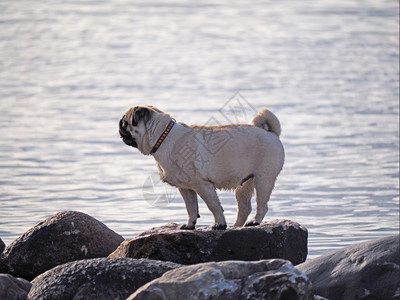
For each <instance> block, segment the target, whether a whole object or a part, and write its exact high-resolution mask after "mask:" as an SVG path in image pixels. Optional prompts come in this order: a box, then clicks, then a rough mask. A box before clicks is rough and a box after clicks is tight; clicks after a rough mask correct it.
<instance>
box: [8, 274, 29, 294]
mask: <svg viewBox="0 0 400 300" xmlns="http://www.w3.org/2000/svg"><path fill="white" fill-rule="evenodd" d="M31 286H32V285H31V283H30V282H29V281H27V280H25V279H22V278H15V277H13V276H11V275H10V274H0V299H1V300H25V299H26V296H27V295H28V293H29V290H30V288H31Z"/></svg>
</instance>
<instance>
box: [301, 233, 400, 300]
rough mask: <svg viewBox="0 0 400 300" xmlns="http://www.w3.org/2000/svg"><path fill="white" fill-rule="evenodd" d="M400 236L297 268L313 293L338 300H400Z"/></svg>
mask: <svg viewBox="0 0 400 300" xmlns="http://www.w3.org/2000/svg"><path fill="white" fill-rule="evenodd" d="M399 242H400V241H399V235H395V236H390V237H386V238H382V239H378V240H373V241H368V242H364V243H359V244H356V245H353V246H350V247H347V248H344V249H340V250H337V251H334V252H332V253H330V254H326V255H323V256H320V257H317V258H315V259H313V260H311V261H308V262H305V263H303V264H301V265H298V266H297V268H298V269H299V270H300V271H302V272H304V273H305V274H306V275H307V276H308V278H309V279H310V280H311V282H312V284H313V289H314V293H315V294H318V295H320V296H323V297H326V298H328V299H331V300H335V299H343V300H346V299H368V300H371V299H380V300H385V299H400V253H399Z"/></svg>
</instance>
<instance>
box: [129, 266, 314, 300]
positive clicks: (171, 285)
mask: <svg viewBox="0 0 400 300" xmlns="http://www.w3.org/2000/svg"><path fill="white" fill-rule="evenodd" d="M161 299H162V300H176V299H192V300H200V299H219V300H247V299H254V300H256V299H260V300H261V299H263V300H278V299H298V300H302V299H303V300H311V299H313V296H312V287H311V282H310V281H309V280H308V278H307V276H305V275H304V274H303V273H301V272H300V271H298V270H297V269H295V268H294V267H293V265H292V264H291V263H290V262H288V261H285V260H281V259H273V260H262V261H257V262H244V261H225V262H219V263H215V262H210V263H203V264H197V265H191V266H186V267H182V268H178V269H174V270H172V271H168V272H167V273H165V274H164V275H163V276H161V277H160V278H158V279H155V280H153V281H151V282H149V283H148V284H146V285H144V286H142V287H141V288H140V289H138V290H137V291H136V292H135V293H134V294H132V295H131V296H130V297H129V298H128V300H161Z"/></svg>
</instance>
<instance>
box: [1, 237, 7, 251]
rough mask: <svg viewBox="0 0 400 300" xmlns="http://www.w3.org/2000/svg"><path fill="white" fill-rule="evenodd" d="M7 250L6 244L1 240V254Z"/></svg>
mask: <svg viewBox="0 0 400 300" xmlns="http://www.w3.org/2000/svg"><path fill="white" fill-rule="evenodd" d="M5 248H6V244H4V242H3V240H2V239H1V238H0V254H2V253H3V251H4V249H5Z"/></svg>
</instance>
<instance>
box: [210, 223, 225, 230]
mask: <svg viewBox="0 0 400 300" xmlns="http://www.w3.org/2000/svg"><path fill="white" fill-rule="evenodd" d="M211 229H212V230H225V229H226V224H214V225H213V226H212V227H211Z"/></svg>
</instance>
